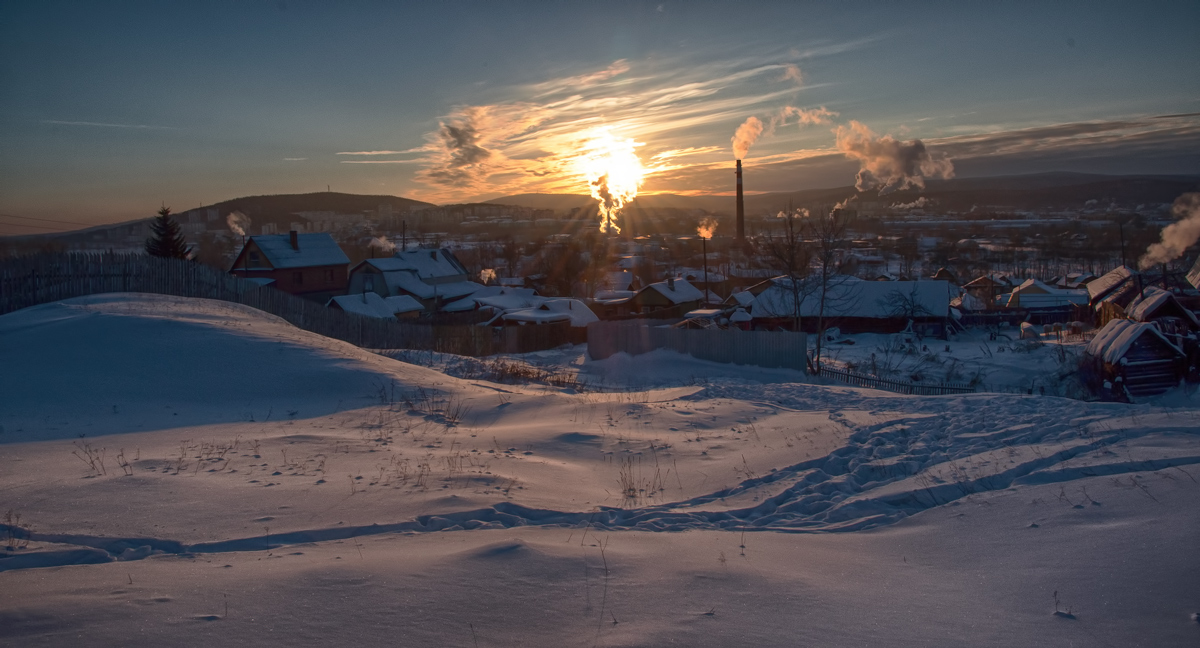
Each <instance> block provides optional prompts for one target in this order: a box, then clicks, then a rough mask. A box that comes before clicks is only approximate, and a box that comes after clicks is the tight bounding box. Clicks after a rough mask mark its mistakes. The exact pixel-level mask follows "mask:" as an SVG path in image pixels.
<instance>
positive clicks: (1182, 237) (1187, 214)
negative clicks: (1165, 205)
mask: <svg viewBox="0 0 1200 648" xmlns="http://www.w3.org/2000/svg"><path fill="white" fill-rule="evenodd" d="M1171 215H1172V216H1174V217H1175V218H1176V219H1177V220H1176V221H1175V222H1174V223H1171V224H1170V225H1167V226H1166V227H1164V228H1163V231H1162V235H1161V238H1162V240H1160V241H1159V242H1158V243H1154V244H1153V245H1151V246H1150V247H1148V248H1146V253H1145V254H1144V255H1142V258H1141V259H1139V260H1138V267H1139V268H1141V269H1142V270H1145V269H1146V268H1149V267H1151V266H1154V265H1158V264H1160V263H1167V262H1169V261H1174V260H1175V259H1178V258H1179V257H1181V256H1183V253H1184V251H1185V250H1187V249H1188V247H1190V246H1191V245H1192V244H1193V243H1195V242H1196V241H1197V240H1200V193H1185V194H1183V195H1182V196H1180V197H1178V198H1176V199H1175V202H1174V204H1172V205H1171Z"/></svg>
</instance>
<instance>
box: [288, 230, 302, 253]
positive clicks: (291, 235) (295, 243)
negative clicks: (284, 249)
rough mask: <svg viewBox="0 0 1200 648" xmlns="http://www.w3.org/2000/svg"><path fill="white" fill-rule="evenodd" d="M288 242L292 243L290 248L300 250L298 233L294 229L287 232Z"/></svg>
mask: <svg viewBox="0 0 1200 648" xmlns="http://www.w3.org/2000/svg"><path fill="white" fill-rule="evenodd" d="M288 242H290V243H291V244H292V249H293V250H295V251H297V252H299V251H300V234H299V233H298V232H297V231H296V230H292V231H290V232H288Z"/></svg>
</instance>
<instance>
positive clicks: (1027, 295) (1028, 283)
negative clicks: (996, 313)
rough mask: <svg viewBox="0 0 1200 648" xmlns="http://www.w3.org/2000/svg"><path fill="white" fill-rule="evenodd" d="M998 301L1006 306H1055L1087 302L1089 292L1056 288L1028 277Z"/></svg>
mask: <svg viewBox="0 0 1200 648" xmlns="http://www.w3.org/2000/svg"><path fill="white" fill-rule="evenodd" d="M997 301H998V302H1000V303H1001V304H1003V305H1005V306H1012V307H1020V308H1053V307H1055V306H1069V305H1071V304H1080V305H1083V304H1087V303H1088V293H1087V291H1085V290H1067V289H1065V288H1054V287H1053V286H1049V285H1047V284H1045V283H1043V282H1041V281H1038V280H1037V279H1027V280H1025V281H1024V282H1023V283H1022V284H1021V285H1020V286H1018V287H1016V288H1014V289H1013V291H1012V292H1011V293H1006V294H1004V295H1001V296H1000V297H999V298H998V299H997Z"/></svg>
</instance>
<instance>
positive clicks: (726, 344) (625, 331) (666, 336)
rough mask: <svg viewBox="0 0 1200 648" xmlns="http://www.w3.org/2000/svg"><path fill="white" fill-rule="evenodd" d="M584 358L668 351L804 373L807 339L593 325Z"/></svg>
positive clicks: (786, 335) (618, 324) (781, 334)
mask: <svg viewBox="0 0 1200 648" xmlns="http://www.w3.org/2000/svg"><path fill="white" fill-rule="evenodd" d="M587 342H588V355H589V356H590V357H591V358H592V359H593V360H602V359H604V358H607V357H609V356H611V355H613V354H614V353H620V352H625V353H628V354H629V355H640V354H643V353H649V352H650V351H654V350H655V349H670V350H672V351H678V352H679V353H686V354H688V355H691V356H693V357H695V358H699V359H701V360H711V361H713V362H724V363H732V364H743V365H754V366H759V367H782V368H786V369H797V370H799V371H804V370H805V366H806V363H805V354H806V352H807V351H808V336H806V335H805V334H804V333H792V332H785V331H739V330H734V329H730V330H721V329H699V330H690V329H677V328H670V327H658V326H644V325H642V324H632V323H626V322H594V323H592V324H589V325H588V329H587Z"/></svg>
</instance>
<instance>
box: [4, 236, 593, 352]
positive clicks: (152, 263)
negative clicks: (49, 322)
mask: <svg viewBox="0 0 1200 648" xmlns="http://www.w3.org/2000/svg"><path fill="white" fill-rule="evenodd" d="M119 292H141V293H156V294H162V295H175V296H179V297H197V298H203V299H217V300H221V301H228V302H234V303H238V304H243V305H245V306H249V307H251V308H257V309H258V310H261V311H264V312H267V313H270V314H272V315H276V316H278V317H280V318H282V319H284V320H286V321H287V322H289V323H291V324H293V325H295V326H296V327H298V328H302V329H304V330H306V331H311V332H313V333H317V334H319V335H324V336H326V337H331V338H335V339H338V340H342V341H345V342H349V343H351V344H354V345H356V346H360V347H363V348H368V349H421V350H432V351H438V352H443V353H454V354H458V355H467V356H476V357H479V356H488V355H495V354H497V353H525V352H529V351H540V350H544V349H552V348H554V347H557V346H560V345H562V344H567V343H581V342H583V341H584V335H585V334H584V332H583V331H582V330H581V329H574V330H573V329H571V328H570V327H568V326H565V325H542V326H522V327H502V328H496V327H486V326H429V325H422V324H413V323H408V322H400V321H394V320H383V319H376V318H370V317H363V316H361V315H356V314H353V313H346V312H344V311H341V310H336V309H330V308H326V307H325V306H324V305H323V304H319V303H317V302H312V301H308V300H305V299H301V298H299V297H296V296H294V295H291V294H288V293H285V292H282V291H279V290H276V289H274V288H269V287H260V286H258V285H256V284H254V283H252V282H249V281H246V280H244V279H240V278H238V277H235V276H233V275H230V274H226V273H224V272H221V271H220V270H217V269H215V268H212V267H209V266H205V265H202V264H199V263H194V262H192V261H185V260H180V259H161V258H156V257H151V256H145V255H140V254H121V253H100V254H86V253H67V254H36V255H29V256H22V257H12V258H7V259H3V260H0V315H3V314H5V313H10V312H13V311H16V310H19V309H22V308H27V307H29V306H37V305H38V304H45V303H49V302H54V301H58V300H61V299H69V298H72V297H83V296H85V295H95V294H101V293H119Z"/></svg>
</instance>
